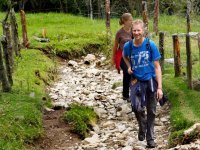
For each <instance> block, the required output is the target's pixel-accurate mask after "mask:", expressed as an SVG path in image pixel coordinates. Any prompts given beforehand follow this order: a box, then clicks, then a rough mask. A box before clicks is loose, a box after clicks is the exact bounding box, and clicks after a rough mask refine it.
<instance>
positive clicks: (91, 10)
mask: <svg viewBox="0 0 200 150" xmlns="http://www.w3.org/2000/svg"><path fill="white" fill-rule="evenodd" d="M89 2H90V19H91V20H92V19H93V8H92V0H89Z"/></svg>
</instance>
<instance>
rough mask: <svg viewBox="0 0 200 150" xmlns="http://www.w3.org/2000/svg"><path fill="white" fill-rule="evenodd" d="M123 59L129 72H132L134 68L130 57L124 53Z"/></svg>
mask: <svg viewBox="0 0 200 150" xmlns="http://www.w3.org/2000/svg"><path fill="white" fill-rule="evenodd" d="M123 59H124V61H125V63H126V65H127V68H128V73H129V74H132V73H133V71H132V69H131V64H130V60H129V58H128V57H126V56H124V55H123Z"/></svg>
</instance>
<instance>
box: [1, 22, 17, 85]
mask: <svg viewBox="0 0 200 150" xmlns="http://www.w3.org/2000/svg"><path fill="white" fill-rule="evenodd" d="M2 25H3V34H4V35H5V36H6V39H5V40H2V45H3V51H4V56H5V63H6V71H7V75H8V81H9V82H10V85H13V79H12V73H13V66H14V60H13V51H12V44H11V35H10V26H9V24H8V23H7V22H3V24H2Z"/></svg>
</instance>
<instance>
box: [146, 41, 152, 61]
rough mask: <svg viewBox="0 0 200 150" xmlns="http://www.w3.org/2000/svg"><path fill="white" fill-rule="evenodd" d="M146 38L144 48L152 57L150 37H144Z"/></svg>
mask: <svg viewBox="0 0 200 150" xmlns="http://www.w3.org/2000/svg"><path fill="white" fill-rule="evenodd" d="M146 39H147V43H146V49H147V50H148V51H149V53H150V55H151V59H152V58H153V57H152V55H153V54H152V49H151V43H150V39H149V38H146Z"/></svg>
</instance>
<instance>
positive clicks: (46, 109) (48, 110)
mask: <svg viewBox="0 0 200 150" xmlns="http://www.w3.org/2000/svg"><path fill="white" fill-rule="evenodd" d="M44 110H45V111H47V112H50V111H55V110H54V109H51V108H48V107H44Z"/></svg>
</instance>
